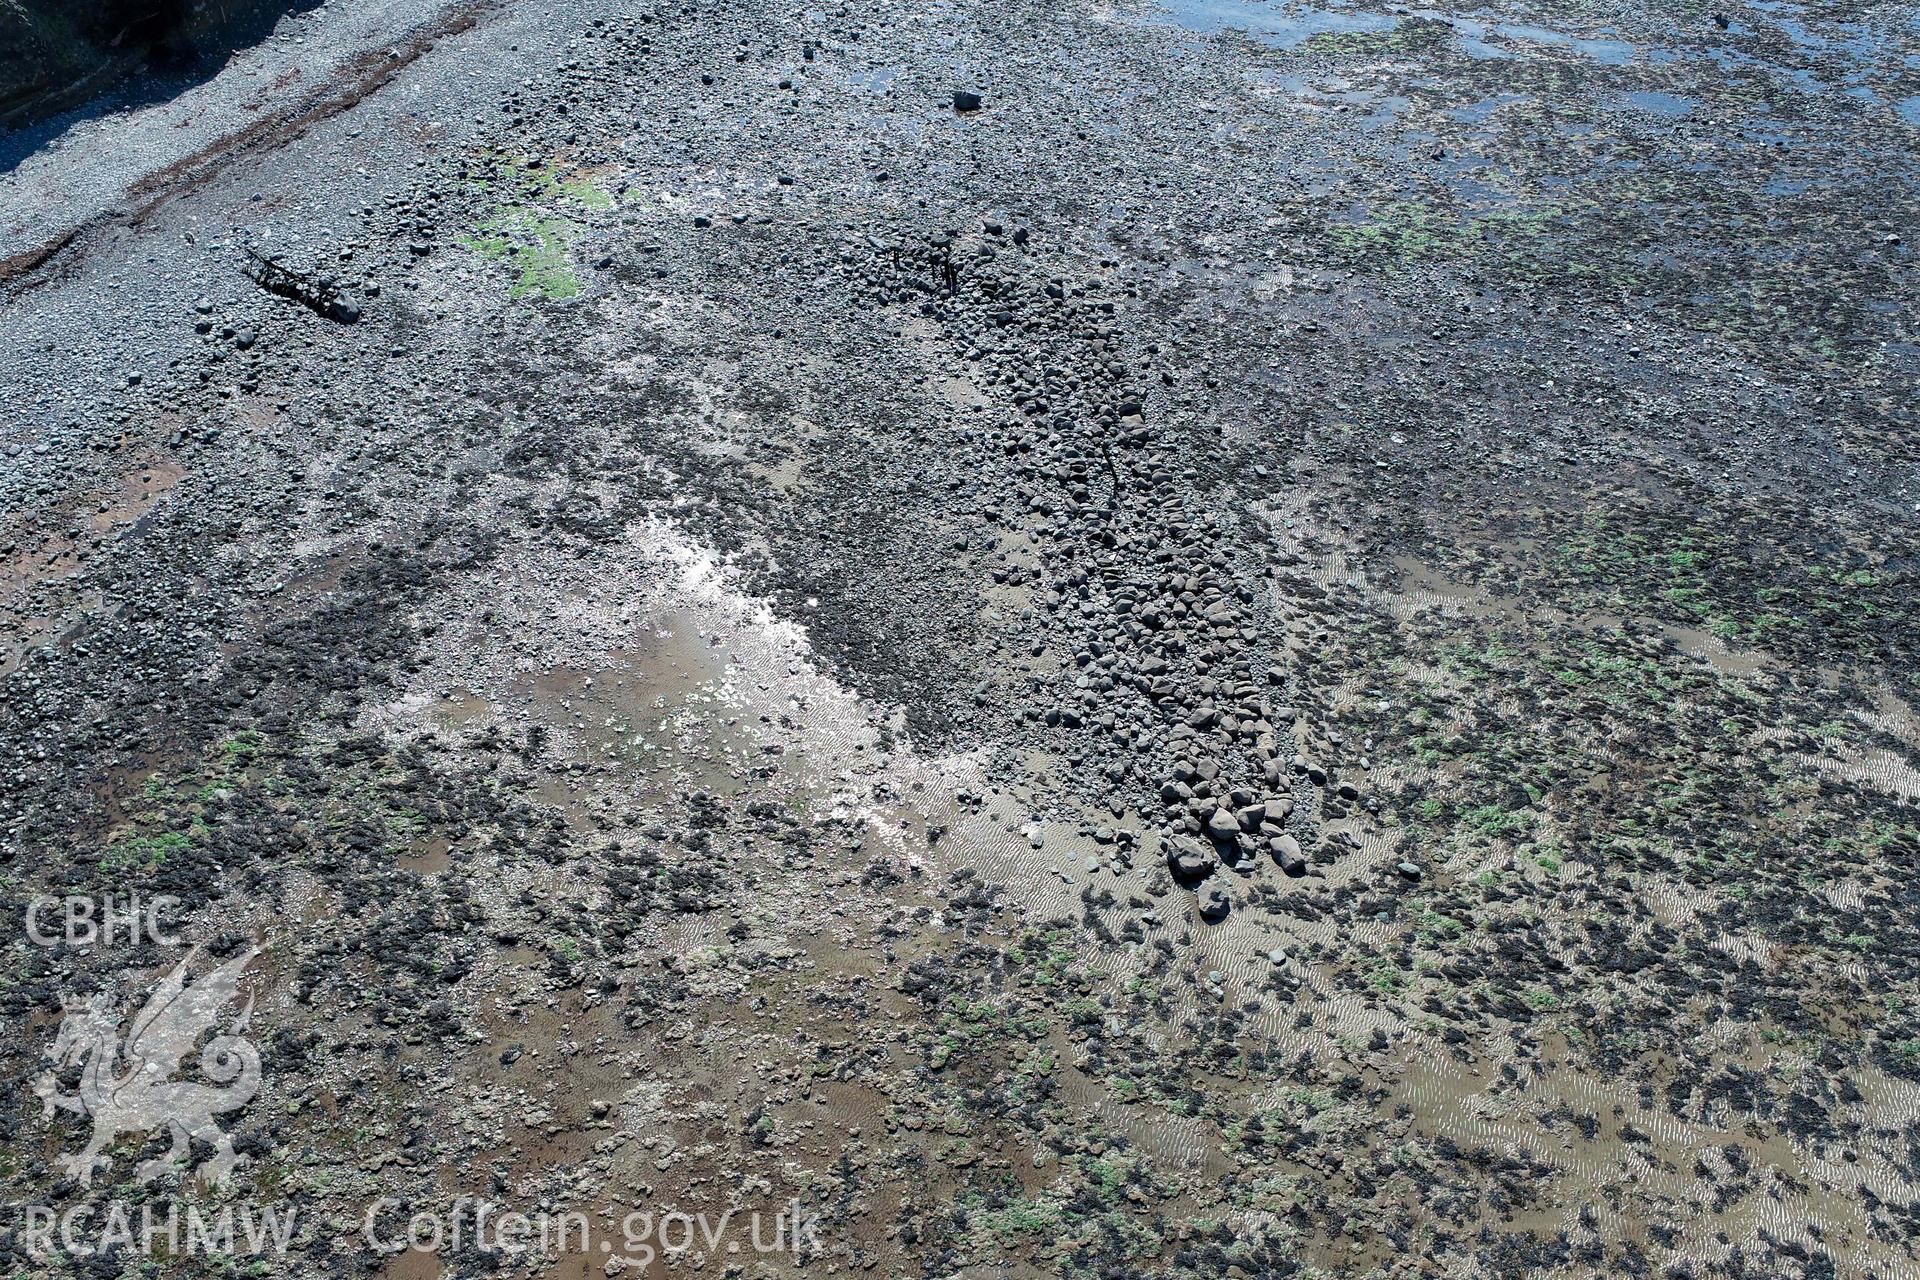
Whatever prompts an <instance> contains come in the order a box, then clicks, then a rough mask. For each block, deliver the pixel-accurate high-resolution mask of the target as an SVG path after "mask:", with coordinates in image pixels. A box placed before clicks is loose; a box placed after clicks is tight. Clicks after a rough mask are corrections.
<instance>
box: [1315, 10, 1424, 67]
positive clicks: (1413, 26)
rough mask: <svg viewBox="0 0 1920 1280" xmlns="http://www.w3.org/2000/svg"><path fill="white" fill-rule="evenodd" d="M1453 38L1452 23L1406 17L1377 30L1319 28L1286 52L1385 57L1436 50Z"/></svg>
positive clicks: (1327, 55) (1322, 56)
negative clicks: (1324, 29)
mask: <svg viewBox="0 0 1920 1280" xmlns="http://www.w3.org/2000/svg"><path fill="white" fill-rule="evenodd" d="M1452 42H1453V27H1452V26H1451V25H1449V24H1448V23H1445V22H1441V21H1439V20H1437V19H1434V18H1405V19H1403V20H1401V21H1400V22H1397V23H1395V24H1394V25H1393V26H1391V27H1388V28H1385V29H1384V30H1380V31H1321V32H1318V33H1316V34H1314V35H1311V36H1308V37H1307V38H1306V39H1305V40H1302V41H1301V42H1300V43H1299V44H1297V45H1295V46H1294V47H1293V48H1292V49H1291V50H1289V51H1288V52H1290V53H1292V54H1294V55H1296V56H1303V57H1317V58H1384V57H1396V56H1404V55H1408V54H1418V53H1435V52H1437V51H1439V50H1441V49H1445V48H1447V47H1448V46H1449V45H1451V44H1452Z"/></svg>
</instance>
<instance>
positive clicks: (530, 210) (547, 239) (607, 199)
mask: <svg viewBox="0 0 1920 1280" xmlns="http://www.w3.org/2000/svg"><path fill="white" fill-rule="evenodd" d="M479 186H480V187H481V189H482V190H483V191H487V192H489V193H491V194H493V195H494V196H495V199H494V202H493V203H492V204H491V205H490V206H489V207H488V209H487V212H486V213H485V214H484V215H483V216H482V217H481V219H480V221H479V222H478V223H476V224H475V226H474V229H473V230H472V232H471V233H469V234H467V235H464V236H461V237H460V243H461V244H462V245H464V246H465V247H466V248H467V249H469V250H471V251H472V252H473V253H474V254H475V255H477V256H478V257H480V258H481V259H483V260H485V261H487V262H494V263H501V264H504V265H505V266H506V267H508V268H509V269H510V271H511V272H512V277H513V278H512V283H510V284H509V285H508V286H507V297H508V298H510V299H512V300H514V301H516V302H517V301H519V300H520V299H522V298H544V299H547V300H548V301H553V302H558V301H563V300H565V299H568V298H577V297H579V296H580V276H579V273H578V271H577V270H576V269H575V266H574V261H573V247H574V245H575V243H576V242H577V241H578V240H579V238H580V237H581V235H582V234H584V233H585V231H586V229H587V222H586V220H587V219H588V218H589V217H591V216H592V215H594V214H597V213H604V212H606V211H607V210H610V209H612V208H613V207H614V199H613V197H612V196H611V195H609V194H608V193H607V192H606V191H605V190H604V189H602V188H601V187H600V186H599V185H598V184H597V183H596V182H595V181H594V180H593V179H592V178H590V177H587V176H583V175H579V174H563V173H561V172H558V171H556V170H554V169H551V168H548V167H545V166H542V165H539V164H535V163H530V162H523V161H517V160H509V161H505V162H502V163H501V164H499V165H498V166H497V167H496V169H495V170H494V174H493V176H489V177H486V178H482V179H480V180H479Z"/></svg>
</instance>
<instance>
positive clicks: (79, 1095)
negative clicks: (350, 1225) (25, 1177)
mask: <svg viewBox="0 0 1920 1280" xmlns="http://www.w3.org/2000/svg"><path fill="white" fill-rule="evenodd" d="M199 954H200V948H199V947H197V946H196V947H194V948H193V949H192V950H191V951H189V952H187V954H186V956H185V957H184V958H183V959H182V960H181V961H180V963H179V964H177V965H175V966H174V967H173V971H172V972H170V973H169V974H167V976H166V977H165V978H163V979H161V980H160V982H159V984H158V985H157V986H155V987H154V989H153V994H152V995H150V996H148V997H147V1002H146V1004H145V1005H144V1006H142V1007H141V1009H140V1012H139V1013H137V1014H135V1015H134V1018H133V1024H132V1026H131V1027H130V1028H129V1029H128V1030H127V1032H126V1036H125V1038H124V1039H122V1038H121V1025H122V1022H123V1020H122V1019H121V1018H120V1017H119V1016H118V1014H117V1013H116V1012H115V1011H114V1007H113V1006H114V1003H115V1002H113V1001H112V1000H110V999H109V998H108V997H107V996H105V995H96V996H94V997H92V998H91V999H89V1000H86V1001H77V1000H75V1001H69V1000H66V999H65V998H63V999H62V1000H61V1004H62V1006H63V1007H64V1008H65V1010H66V1017H65V1018H64V1020H62V1022H61V1023H60V1032H59V1034H58V1035H57V1036H56V1037H55V1038H54V1042H53V1044H52V1046H50V1047H49V1048H48V1049H47V1059H48V1061H50V1062H51V1063H52V1064H53V1065H52V1066H51V1067H49V1068H48V1069H47V1070H46V1071H44V1072H42V1073H41V1075H40V1077H39V1079H38V1080H36V1081H35V1082H34V1087H33V1091H34V1094H35V1095H36V1096H37V1097H38V1098H39V1099H40V1101H41V1104H42V1106H43V1108H44V1110H45V1112H46V1114H47V1115H48V1116H49V1117H51V1116H52V1115H53V1113H54V1109H55V1108H56V1107H57V1108H59V1109H61V1110H63V1111H73V1112H77V1113H79V1114H81V1115H87V1116H91V1117H93V1137H92V1139H91V1140H90V1141H89V1142H88V1143H87V1145H86V1148H85V1149H84V1150H82V1151H81V1152H80V1153H79V1154H77V1155H72V1156H68V1157H66V1159H65V1161H64V1163H65V1165H66V1170H67V1173H68V1174H69V1175H70V1176H72V1177H75V1178H78V1179H79V1180H80V1184H81V1185H82V1186H91V1185H93V1174H94V1170H95V1169H96V1168H99V1167H101V1166H104V1165H110V1164H111V1163H112V1161H111V1159H110V1158H108V1157H107V1156H106V1155H105V1154H104V1153H105V1151H106V1149H107V1148H108V1147H109V1146H111V1145H112V1144H113V1142H114V1140H115V1139H116V1138H117V1137H119V1136H120V1135H121V1134H126V1133H150V1132H152V1131H153V1130H155V1129H160V1128H165V1129H167V1130H169V1131H170V1132H171V1135H172V1139H173V1145H172V1147H171V1148H170V1149H169V1150H168V1151H166V1152H165V1153H164V1154H162V1155H159V1156H156V1157H154V1158H153V1159H151V1160H149V1161H147V1162H146V1163H145V1164H143V1165H141V1166H140V1170H139V1177H140V1181H141V1182H143V1183H144V1182H151V1181H153V1180H154V1179H155V1178H158V1177H160V1176H162V1175H163V1174H166V1173H169V1172H171V1171H173V1170H176V1169H178V1170H180V1171H181V1172H182V1174H183V1175H191V1174H192V1173H193V1172H195V1171H194V1170H192V1169H189V1168H188V1164H189V1161H190V1160H191V1158H192V1150H193V1148H192V1146H191V1145H190V1143H189V1141H188V1139H190V1138H191V1139H197V1140H199V1141H200V1142H203V1143H207V1144H208V1145H210V1146H212V1147H213V1155H211V1156H210V1157H208V1158H207V1159H206V1160H205V1161H204V1162H203V1163H202V1164H201V1165H200V1166H199V1169H198V1173H199V1174H200V1175H201V1176H203V1177H205V1178H206V1180H207V1181H208V1182H212V1183H218V1182H224V1181H225V1180H226V1179H227V1178H228V1177H229V1176H230V1175H231V1174H232V1173H233V1170H234V1166H235V1165H236V1164H238V1163H239V1157H237V1156H236V1155H235V1154H234V1150H233V1139H232V1138H231V1137H230V1136H229V1135H228V1134H227V1133H226V1132H225V1131H224V1130H223V1129H221V1128H220V1126H219V1125H217V1124H215V1123H214V1119H213V1118H214V1116H215V1115H218V1114H219V1113H221V1112H224V1111H237V1110H238V1109H240V1108H241V1107H244V1106H246V1105H247V1103H248V1102H250V1101H252V1099H253V1095H254V1094H255V1093H257V1092H259V1090H260V1053H259V1051H258V1050H257V1049H255V1048H254V1047H253V1045H252V1043H250V1042H249V1041H248V1040H247V1039H246V1037H245V1034H244V1033H245V1032H246V1031H247V1029H248V1025H249V1023H250V1021H251V1019H252V1016H253V996H252V994H251V993H249V994H248V996H247V1002H246V1007H245V1008H244V1009H242V1010H241V1012H240V1016H239V1017H238V1018H237V1019H236V1020H235V1021H234V1023H233V1025H232V1027H231V1028H230V1029H229V1030H228V1031H227V1032H226V1033H224V1034H220V1035H216V1036H214V1037H213V1038H212V1039H210V1040H208V1041H207V1043H206V1045H205V1047H203V1048H202V1049H201V1050H200V1060H199V1061H200V1074H201V1075H203V1076H205V1077H206V1078H207V1079H208V1080H210V1081H212V1082H213V1083H212V1084H201V1083H198V1082H194V1081H182V1080H175V1079H174V1078H173V1076H174V1073H175V1072H177V1071H179V1070H181V1068H182V1066H183V1064H184V1061H185V1059H186V1057H187V1055H188V1054H189V1053H191V1052H192V1051H193V1049H194V1047H195V1046H196V1045H197V1044H199V1042H200V1037H201V1036H202V1035H203V1034H205V1033H206V1032H207V1031H209V1030H212V1029H214V1028H215V1027H217V1026H218V1024H219V1022H220V1020H221V1015H222V1013H223V1012H224V1011H226V1010H227V1009H228V1007H229V1006H230V1005H231V1004H232V1003H233V1001H234V999H235V997H236V995H237V994H238V992H239V988H240V974H241V971H242V970H244V969H245V968H246V967H247V965H248V964H249V963H250V962H251V961H252V960H253V958H254V957H255V956H257V955H259V954H260V949H259V948H258V947H254V948H252V949H251V950H249V951H246V952H243V953H241V954H239V955H236V956H235V957H234V958H233V959H231V960H229V961H227V962H226V963H225V964H223V965H221V966H220V967H219V968H217V969H215V970H213V971H212V972H211V973H208V974H205V975H203V976H202V977H201V978H200V979H199V980H198V981H196V982H194V983H193V984H192V985H190V986H189V985H188V984H187V981H186V974H187V968H188V966H190V965H191V964H192V963H193V962H194V960H195V959H196V958H197V957H198V956H199ZM75 1066H78V1067H80V1085H79V1090H78V1092H76V1093H65V1092H62V1091H61V1088H60V1074H59V1073H60V1072H62V1071H66V1070H70V1069H71V1068H73V1067H75Z"/></svg>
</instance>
